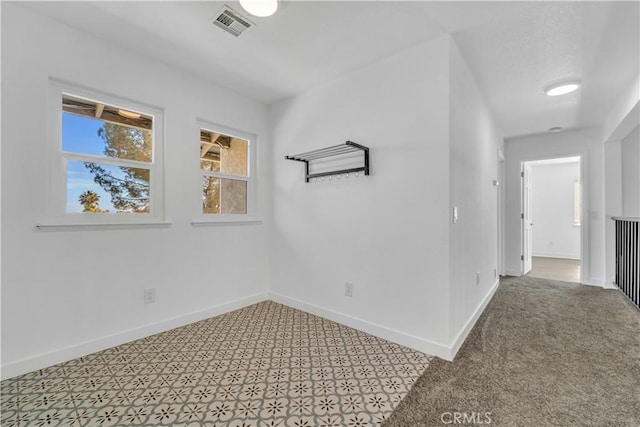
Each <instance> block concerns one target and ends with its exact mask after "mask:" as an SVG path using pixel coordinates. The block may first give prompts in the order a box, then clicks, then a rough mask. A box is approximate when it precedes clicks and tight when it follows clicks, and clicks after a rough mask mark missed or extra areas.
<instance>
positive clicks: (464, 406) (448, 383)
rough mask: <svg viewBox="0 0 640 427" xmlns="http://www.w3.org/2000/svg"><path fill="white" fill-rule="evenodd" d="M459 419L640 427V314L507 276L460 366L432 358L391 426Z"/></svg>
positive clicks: (615, 299)
mask: <svg viewBox="0 0 640 427" xmlns="http://www.w3.org/2000/svg"><path fill="white" fill-rule="evenodd" d="M455 417H458V418H457V419H458V420H460V421H464V420H465V417H466V421H467V422H466V425H478V424H482V423H484V424H489V423H488V422H487V421H490V424H491V425H495V426H536V427H538V426H540V427H542V426H597V427H604V426H629V427H637V426H640V312H639V311H638V310H637V309H636V308H635V307H634V306H632V305H631V304H630V303H629V302H628V301H627V300H626V299H625V297H624V296H623V295H622V294H621V293H620V292H619V291H617V290H605V289H601V288H596V287H590V286H584V285H578V284H573V283H564V282H555V281H549V280H545V279H537V278H529V277H521V278H507V279H503V280H502V281H501V285H500V288H499V289H498V291H497V292H496V294H495V296H494V297H493V299H492V301H491V302H490V303H489V305H488V307H487V309H486V310H485V312H484V313H483V314H482V315H481V317H480V319H479V320H478V322H477V323H476V325H475V326H474V328H473V330H472V332H471V334H470V335H469V337H468V338H467V340H466V342H465V344H464V345H463V347H462V349H461V350H460V352H459V353H458V355H457V357H456V358H455V360H454V361H453V362H446V361H443V360H441V359H434V360H432V362H431V364H430V366H429V369H427V370H426V371H425V373H424V374H423V375H422V376H421V377H420V378H419V379H418V381H417V382H416V383H415V385H414V386H413V388H412V389H411V390H410V392H409V394H408V395H407V396H406V398H405V399H404V400H403V401H402V402H401V403H400V405H399V406H398V408H397V409H396V410H395V411H394V412H393V414H392V415H391V416H390V417H389V418H388V420H387V421H386V422H385V423H384V426H386V427H407V426H416V427H418V426H428V427H431V426H441V425H445V424H448V425H453V424H454V421H455ZM480 421H481V422H482V423H481V422H480ZM474 423H475V424H474ZM455 424H463V422H459V423H455Z"/></svg>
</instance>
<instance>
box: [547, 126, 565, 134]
mask: <svg viewBox="0 0 640 427" xmlns="http://www.w3.org/2000/svg"><path fill="white" fill-rule="evenodd" d="M549 132H551V133H558V132H562V126H554V127H552V128H549Z"/></svg>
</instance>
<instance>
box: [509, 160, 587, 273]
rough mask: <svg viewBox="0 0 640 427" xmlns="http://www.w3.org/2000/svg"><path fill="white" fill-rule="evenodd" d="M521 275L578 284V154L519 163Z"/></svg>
mask: <svg viewBox="0 0 640 427" xmlns="http://www.w3.org/2000/svg"><path fill="white" fill-rule="evenodd" d="M520 175H521V180H522V214H521V222H522V242H523V247H522V257H521V261H522V274H523V275H526V276H529V277H537V278H542V279H549V280H559V281H565V282H574V283H582V268H581V264H582V236H583V230H582V229H583V227H582V199H583V189H582V178H581V157H580V156H573V157H562V158H551V159H541V160H535V161H527V162H522V165H521V174H520Z"/></svg>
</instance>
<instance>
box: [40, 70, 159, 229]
mask: <svg viewBox="0 0 640 427" xmlns="http://www.w3.org/2000/svg"><path fill="white" fill-rule="evenodd" d="M65 95H68V96H72V97H75V98H81V99H86V100H88V101H91V102H96V103H102V104H107V105H110V106H113V107H118V108H122V109H125V110H129V111H136V112H140V113H143V114H145V115H149V116H152V117H153V125H152V144H153V145H152V158H151V162H149V163H146V162H140V161H135V160H127V159H112V158H108V157H102V156H95V155H90V154H82V153H75V152H65V151H63V149H62V115H63V110H62V98H63V96H65ZM47 113H48V114H47V117H48V125H47V133H48V135H47V139H48V142H49V143H48V146H49V156H48V158H49V165H50V168H51V169H50V174H49V175H50V179H49V188H48V189H47V190H48V191H47V195H48V197H47V200H46V202H45V203H46V209H45V212H46V217H45V218H44V219H43V221H40V223H39V224H38V225H37V226H38V227H39V228H47V227H52V228H55V227H67V226H71V227H73V226H80V227H82V226H101V225H104V226H113V225H116V226H119V225H125V226H126V225H133V226H136V225H154V224H169V222H167V221H166V220H165V216H164V215H165V213H164V153H163V148H164V111H163V110H162V109H161V108H158V107H153V106H150V105H146V104H143V103H140V102H136V101H132V100H129V99H127V98H124V97H121V96H117V95H111V94H108V93H104V92H101V91H99V90H94V89H89V88H86V87H82V86H78V85H74V84H72V83H67V82H64V81H61V80H57V79H50V80H49V98H48V111H47ZM68 161H82V162H94V163H101V164H107V165H112V166H125V167H136V168H140V167H142V168H144V169H148V170H149V177H150V180H149V213H115V212H109V213H88V212H81V213H75V212H74V213H69V212H67V162H68Z"/></svg>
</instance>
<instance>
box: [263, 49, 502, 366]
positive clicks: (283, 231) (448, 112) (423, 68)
mask: <svg viewBox="0 0 640 427" xmlns="http://www.w3.org/2000/svg"><path fill="white" fill-rule="evenodd" d="M271 119H272V122H273V123H274V126H275V127H274V132H273V135H272V140H273V141H274V212H273V219H274V221H273V229H272V235H271V239H272V245H273V246H272V258H271V262H272V269H271V279H270V284H271V290H272V291H273V293H274V295H275V298H276V299H277V300H280V301H283V302H285V303H288V304H292V305H296V306H298V307H301V308H304V309H306V310H311V311H314V312H316V313H318V314H321V315H324V316H327V317H330V318H334V319H336V320H340V321H344V322H346V323H348V324H351V325H353V326H357V327H359V328H361V329H365V330H368V331H370V332H372V333H376V334H378V335H380V336H383V337H386V338H389V339H393V340H395V341H398V342H401V343H404V344H406V345H410V346H412V347H414V348H418V349H422V350H423V351H426V352H429V353H431V354H436V355H439V356H441V357H445V358H451V357H452V356H453V355H454V354H455V352H456V351H457V348H458V346H459V345H460V344H461V343H462V341H463V339H464V337H465V336H466V333H467V332H468V330H469V329H470V326H472V325H473V322H474V321H475V319H476V318H477V315H479V313H480V312H481V311H482V308H483V307H484V305H483V304H484V303H486V302H487V301H488V297H489V296H490V294H491V291H492V290H494V289H495V286H494V285H495V284H496V283H497V282H496V280H497V279H496V277H495V272H494V270H495V269H496V268H497V194H496V188H495V187H494V186H493V180H494V179H496V178H497V176H496V174H497V156H498V148H500V147H501V144H502V138H501V137H500V135H499V133H498V132H497V130H496V128H495V126H494V124H493V120H492V118H491V115H490V113H489V109H488V108H487V106H486V103H485V102H484V100H483V98H482V96H481V94H480V92H479V90H478V88H477V85H476V83H475V81H474V79H473V76H472V75H471V72H470V71H469V69H468V67H467V65H466V64H465V63H464V60H463V59H462V57H461V55H460V53H459V52H458V50H457V47H456V46H455V44H454V43H453V42H452V41H451V39H450V38H448V37H444V38H440V39H437V40H434V41H431V42H428V43H423V44H421V45H418V46H416V47H414V48H411V49H408V50H406V51H403V52H400V53H398V54H396V55H394V56H392V57H390V58H386V59H384V60H382V61H380V62H377V63H375V64H373V65H371V66H369V67H366V68H363V69H361V70H358V71H356V72H353V73H351V74H349V75H346V76H343V77H342V78H339V79H337V80H335V81H333V82H331V83H328V84H325V85H322V86H320V87H317V88H315V89H313V90H310V91H309V92H307V93H304V94H302V95H299V96H297V97H294V98H292V99H289V100H286V101H283V102H281V103H279V104H278V105H276V106H274V107H273V109H272V115H271ZM347 139H351V140H353V141H355V142H358V143H362V144H364V145H367V146H370V147H371V159H372V172H371V176H369V177H365V178H361V179H359V180H350V181H344V180H340V181H336V180H332V181H331V182H327V181H325V182H324V183H322V184H305V183H304V179H303V165H302V164H299V163H294V162H286V161H284V160H283V158H284V156H285V155H287V154H294V153H297V152H303V151H306V150H310V149H313V148H320V147H323V146H328V145H333V144H337V143H341V142H343V141H345V140H347ZM453 203H456V204H457V206H459V208H460V221H459V222H458V224H456V225H455V226H453V225H451V214H450V213H451V207H452V206H453ZM454 263H455V265H454ZM477 271H479V272H480V284H479V285H477V284H476V272H477ZM345 282H352V283H353V284H354V296H353V297H352V298H349V297H345V296H344V295H343V286H344V283H345Z"/></svg>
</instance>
